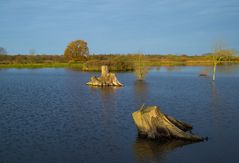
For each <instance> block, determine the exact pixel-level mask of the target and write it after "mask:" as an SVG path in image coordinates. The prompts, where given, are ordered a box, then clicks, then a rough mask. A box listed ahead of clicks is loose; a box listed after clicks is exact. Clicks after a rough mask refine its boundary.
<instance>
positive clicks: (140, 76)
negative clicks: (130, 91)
mask: <svg viewBox="0 0 239 163" xmlns="http://www.w3.org/2000/svg"><path fill="white" fill-rule="evenodd" d="M134 73H135V75H136V78H137V80H144V78H145V76H146V74H147V73H148V67H147V66H146V65H145V56H144V55H143V54H138V55H137V56H136V60H135V63H134Z"/></svg>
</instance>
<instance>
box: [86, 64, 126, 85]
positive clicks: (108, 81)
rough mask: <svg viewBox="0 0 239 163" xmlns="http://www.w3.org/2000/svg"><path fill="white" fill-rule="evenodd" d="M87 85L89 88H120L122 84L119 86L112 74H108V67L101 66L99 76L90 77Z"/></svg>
mask: <svg viewBox="0 0 239 163" xmlns="http://www.w3.org/2000/svg"><path fill="white" fill-rule="evenodd" d="M86 84H87V85H91V86H99V87H103V86H117V87H121V86H123V84H121V83H120V82H119V81H118V79H117V78H116V76H115V74H114V73H109V69H108V66H101V76H100V77H96V76H93V77H91V79H90V81H89V82H88V83H86Z"/></svg>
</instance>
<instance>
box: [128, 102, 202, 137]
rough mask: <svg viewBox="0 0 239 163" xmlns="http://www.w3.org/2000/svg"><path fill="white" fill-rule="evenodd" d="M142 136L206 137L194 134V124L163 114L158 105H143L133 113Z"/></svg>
mask: <svg viewBox="0 0 239 163" xmlns="http://www.w3.org/2000/svg"><path fill="white" fill-rule="evenodd" d="M132 116H133V119H134V122H135V124H136V127H137V129H138V134H139V136H140V137H144V138H150V139H160V140H169V139H180V140H186V141H203V140H204V139H205V138H203V137H200V136H197V135H194V134H192V133H191V132H189V131H191V130H192V126H191V125H189V124H187V123H185V122H182V121H179V120H177V119H175V118H173V117H171V116H167V115H166V114H163V113H162V112H161V111H160V109H159V107H157V106H149V107H144V106H142V107H141V109H140V110H138V111H136V112H134V113H133V114H132Z"/></svg>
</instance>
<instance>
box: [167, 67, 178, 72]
mask: <svg viewBox="0 0 239 163" xmlns="http://www.w3.org/2000/svg"><path fill="white" fill-rule="evenodd" d="M165 69H166V70H167V71H168V72H179V71H181V67H179V66H166V67H165Z"/></svg>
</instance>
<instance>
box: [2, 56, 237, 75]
mask: <svg viewBox="0 0 239 163" xmlns="http://www.w3.org/2000/svg"><path fill="white" fill-rule="evenodd" d="M139 56H143V62H144V63H145V65H146V66H180V65H182V66H183V65H185V66H186V65H191V66H193V65H212V63H213V60H212V56H211V55H210V54H207V55H202V56H188V55H171V54H170V55H157V54H155V55H143V54H127V55H123V54H108V55H106V54H97V55H89V56H88V57H86V58H82V59H81V60H77V61H73V60H72V61H70V62H69V61H67V60H66V58H65V57H64V56H63V55H0V67H19V68H21V67H73V68H79V69H82V70H85V71H97V70H99V69H100V66H101V65H108V66H109V67H110V69H111V70H112V71H131V70H133V69H134V65H135V62H137V58H138V57H139ZM229 62H231V63H239V57H237V56H233V57H231V59H230V61H229ZM227 63H228V61H227Z"/></svg>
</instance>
